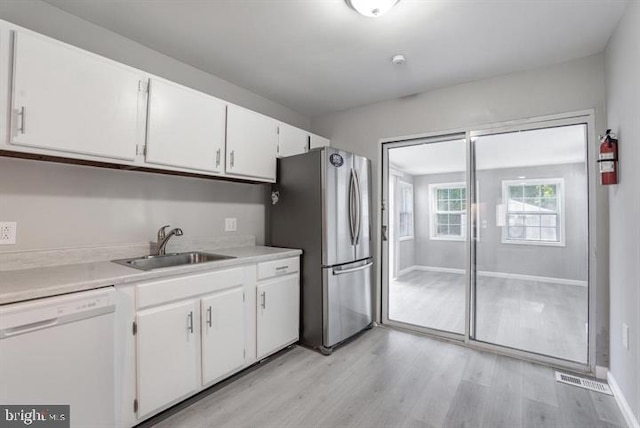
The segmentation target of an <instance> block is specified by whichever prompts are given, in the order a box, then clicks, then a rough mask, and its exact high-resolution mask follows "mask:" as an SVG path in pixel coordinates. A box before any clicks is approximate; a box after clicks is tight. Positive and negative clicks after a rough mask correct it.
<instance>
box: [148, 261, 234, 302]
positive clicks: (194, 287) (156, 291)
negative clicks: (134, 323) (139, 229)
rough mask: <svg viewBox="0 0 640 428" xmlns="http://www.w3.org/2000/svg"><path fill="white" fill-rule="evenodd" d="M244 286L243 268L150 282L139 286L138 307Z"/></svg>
mask: <svg viewBox="0 0 640 428" xmlns="http://www.w3.org/2000/svg"><path fill="white" fill-rule="evenodd" d="M243 284H244V268H242V267H238V268H232V269H225V270H220V271H215V272H206V273H201V274H195V275H186V276H180V277H173V278H168V279H161V280H156V281H150V282H147V283H143V284H140V285H138V286H137V299H136V300H137V302H136V303H137V305H136V306H137V308H138V309H141V308H146V307H149V306H155V305H159V304H163V303H169V302H172V301H176V300H181V299H187V298H190V297H194V296H198V295H202V294H206V293H212V292H216V291H220V290H224V289H227V288H230V287H236V286H239V285H243Z"/></svg>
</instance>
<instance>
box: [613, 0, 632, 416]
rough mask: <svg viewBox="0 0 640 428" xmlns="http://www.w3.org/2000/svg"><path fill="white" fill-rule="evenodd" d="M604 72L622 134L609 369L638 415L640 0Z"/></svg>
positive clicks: (626, 20) (615, 121)
mask: <svg viewBox="0 0 640 428" xmlns="http://www.w3.org/2000/svg"><path fill="white" fill-rule="evenodd" d="M605 70H606V90H607V119H608V127H609V128H611V129H612V130H613V131H614V132H616V133H617V134H618V137H619V139H620V146H619V155H620V158H621V161H620V175H619V180H620V181H619V183H620V184H618V185H616V186H610V188H609V203H610V207H609V208H610V211H609V216H610V219H611V224H610V229H609V230H610V239H611V243H610V251H611V258H610V272H611V274H610V275H611V276H610V278H611V283H610V300H611V344H610V353H611V364H610V370H611V373H613V376H614V377H615V379H616V381H617V382H618V384H619V386H620V388H621V389H622V391H623V392H624V395H625V397H626V399H627V401H628V402H629V404H630V406H631V407H632V409H633V411H634V413H635V416H636V419H640V226H638V219H640V3H638V2H631V3H630V4H629V5H628V6H627V9H626V11H625V14H624V15H623V17H622V19H621V21H620V24H619V25H618V28H617V29H616V31H615V33H614V34H613V36H612V38H611V40H610V41H609V44H608V46H607V48H606V51H605ZM623 322H624V323H626V324H627V325H628V326H629V336H630V337H629V349H628V350H626V349H624V348H623V347H622V334H621V330H622V323H623Z"/></svg>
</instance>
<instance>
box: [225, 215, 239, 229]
mask: <svg viewBox="0 0 640 428" xmlns="http://www.w3.org/2000/svg"><path fill="white" fill-rule="evenodd" d="M236 230H238V220H237V219H236V218H235V217H231V218H225V219H224V231H225V232H235V231H236Z"/></svg>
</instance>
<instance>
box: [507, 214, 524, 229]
mask: <svg viewBox="0 0 640 428" xmlns="http://www.w3.org/2000/svg"><path fill="white" fill-rule="evenodd" d="M508 221H509V226H523V225H524V216H521V215H515V214H509V217H508Z"/></svg>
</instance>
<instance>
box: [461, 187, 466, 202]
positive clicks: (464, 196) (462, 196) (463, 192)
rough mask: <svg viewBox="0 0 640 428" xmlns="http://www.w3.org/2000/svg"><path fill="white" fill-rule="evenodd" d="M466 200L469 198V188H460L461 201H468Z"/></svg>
mask: <svg viewBox="0 0 640 428" xmlns="http://www.w3.org/2000/svg"><path fill="white" fill-rule="evenodd" d="M466 198H467V188H466V187H462V188H460V199H466Z"/></svg>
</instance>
